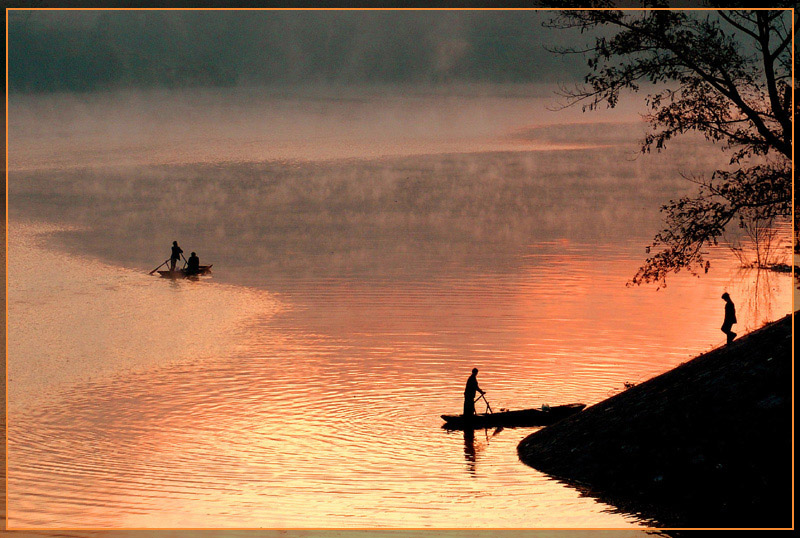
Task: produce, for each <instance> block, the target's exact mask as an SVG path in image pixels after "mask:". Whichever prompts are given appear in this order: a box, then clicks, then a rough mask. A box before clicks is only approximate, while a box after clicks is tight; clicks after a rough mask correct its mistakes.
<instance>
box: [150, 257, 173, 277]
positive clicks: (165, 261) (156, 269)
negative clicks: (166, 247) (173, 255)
mask: <svg viewBox="0 0 800 538" xmlns="http://www.w3.org/2000/svg"><path fill="white" fill-rule="evenodd" d="M169 260H170V258H167V259H166V260H164V261H163V262H162V263H161V265H164V264H165V263H167V262H168V261H169ZM161 265H159V266H158V267H156V268H155V269H153V270H152V271H150V273H148V274H151V275H152V274H153V273H155V272H156V271H158V270H159V269H161Z"/></svg>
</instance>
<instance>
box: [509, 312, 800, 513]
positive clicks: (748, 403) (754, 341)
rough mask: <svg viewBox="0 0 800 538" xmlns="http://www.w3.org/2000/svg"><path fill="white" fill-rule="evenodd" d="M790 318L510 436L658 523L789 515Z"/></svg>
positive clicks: (586, 487)
mask: <svg viewBox="0 0 800 538" xmlns="http://www.w3.org/2000/svg"><path fill="white" fill-rule="evenodd" d="M791 376H792V319H791V316H787V317H785V318H783V319H781V320H779V321H777V322H774V323H771V324H769V325H767V326H765V327H763V328H761V329H759V330H757V331H754V332H752V333H750V334H748V335H746V336H744V337H742V338H740V339H738V340H736V341H734V342H733V343H732V344H730V345H728V346H724V347H721V348H718V349H715V350H713V351H711V352H709V353H706V354H703V355H701V356H699V357H696V358H695V359H692V360H691V361H689V362H686V363H684V364H682V365H680V366H679V367H677V368H675V369H673V370H671V371H669V372H666V373H664V374H662V375H660V376H658V377H655V378H653V379H650V380H648V381H646V382H644V383H641V384H639V385H637V386H635V387H632V388H630V389H628V390H626V391H625V392H622V393H620V394H618V395H616V396H614V397H612V398H609V399H607V400H604V401H603V402H600V403H599V404H597V405H594V406H592V407H590V408H587V409H586V410H585V411H583V412H582V413H579V414H578V415H575V416H573V417H570V418H568V419H566V420H564V421H561V422H559V423H557V424H554V425H553V426H550V427H548V428H544V429H543V430H540V431H538V432H536V433H534V434H532V435H530V436H528V437H527V438H525V439H524V440H523V441H522V442H521V443H520V445H519V447H518V452H519V456H520V459H521V460H522V461H523V462H524V463H526V464H528V465H530V466H532V467H534V468H536V469H539V470H541V471H543V472H546V473H548V474H550V475H552V476H555V477H557V478H559V479H562V480H564V481H566V482H569V483H571V484H573V485H575V486H576V487H579V488H581V489H582V490H583V491H587V492H588V493H590V494H591V495H594V496H597V497H599V498H601V499H602V500H604V501H606V502H610V503H611V504H614V505H616V506H619V507H620V508H622V509H623V510H627V511H631V512H637V513H639V514H642V515H644V516H646V517H650V518H653V519H655V520H656V521H658V522H659V523H660V524H662V525H664V526H667V527H789V526H790V525H792V522H793V521H792V491H793V487H792V470H793V469H792V433H793V432H792V429H793V428H792V418H793V417H792V377H791Z"/></svg>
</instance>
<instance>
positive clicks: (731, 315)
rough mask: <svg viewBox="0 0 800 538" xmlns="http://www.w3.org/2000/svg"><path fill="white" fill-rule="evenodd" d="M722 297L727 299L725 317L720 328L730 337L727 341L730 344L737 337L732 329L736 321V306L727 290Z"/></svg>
mask: <svg viewBox="0 0 800 538" xmlns="http://www.w3.org/2000/svg"><path fill="white" fill-rule="evenodd" d="M722 298H723V299H724V300H725V319H724V320H723V321H722V327H720V330H721V331H722V332H724V333H725V335H726V336H727V337H728V342H727V343H728V344H730V343H731V342H733V339H734V338H736V333H735V332H733V331H732V330H731V327H733V324H734V323H736V307H735V306H734V305H733V301H731V296H730V295H728V292H727V291H726V292H725V293H723V294H722Z"/></svg>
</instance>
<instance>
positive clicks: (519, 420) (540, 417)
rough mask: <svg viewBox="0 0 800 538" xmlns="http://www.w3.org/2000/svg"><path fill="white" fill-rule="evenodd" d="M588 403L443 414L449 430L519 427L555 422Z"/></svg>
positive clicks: (572, 413) (445, 425)
mask: <svg viewBox="0 0 800 538" xmlns="http://www.w3.org/2000/svg"><path fill="white" fill-rule="evenodd" d="M584 407H586V404H582V403H573V404H566V405H557V406H554V407H544V408H542V409H520V410H517V411H501V412H499V413H479V414H476V415H474V416H472V417H468V418H467V419H465V418H464V415H442V419H444V422H445V423H444V425H443V426H442V428H445V429H448V430H467V429H473V430H479V429H483V428H497V427H500V426H502V427H504V428H519V427H522V426H548V425H550V424H552V423H554V422H558V421H559V420H561V419H563V418H566V417H568V416H570V415H574V414H575V413H579V412H580V411H582V410H583V408H584Z"/></svg>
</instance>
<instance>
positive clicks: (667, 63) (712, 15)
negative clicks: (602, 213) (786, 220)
mask: <svg viewBox="0 0 800 538" xmlns="http://www.w3.org/2000/svg"><path fill="white" fill-rule="evenodd" d="M548 24H549V25H550V26H552V27H555V28H579V29H580V30H581V31H582V32H589V31H591V32H594V33H595V35H596V37H595V38H594V42H593V43H592V44H591V45H589V46H587V47H585V48H582V49H577V48H572V49H561V50H559V52H561V53H565V54H569V53H572V54H582V55H585V56H586V57H587V65H588V72H587V74H586V75H585V79H584V81H585V84H584V85H582V86H579V87H577V88H575V89H572V90H567V91H565V92H564V96H565V97H566V98H567V100H568V104H570V105H572V104H578V103H580V104H582V105H583V107H584V109H585V110H586V109H594V108H596V107H598V106H599V105H601V104H606V105H607V106H609V107H614V106H615V105H616V104H617V102H618V99H619V97H620V94H621V93H622V92H624V91H633V92H637V91H639V90H640V89H641V88H642V87H643V86H644V85H648V87H649V89H650V90H651V91H650V93H649V94H648V95H647V97H646V108H647V112H646V114H645V118H646V120H647V121H648V122H649V124H650V131H649V133H648V134H647V135H646V137H645V139H644V141H643V144H642V151H643V152H650V151H652V150H656V151H660V150H662V149H664V148H665V147H666V145H667V143H668V141H669V140H670V139H672V138H673V137H675V136H678V135H681V134H684V133H688V132H698V133H701V134H702V135H703V136H704V137H705V138H706V139H708V140H710V141H713V142H715V143H719V144H720V146H721V148H722V149H723V150H724V151H726V152H727V153H728V155H729V159H728V163H727V168H724V169H723V168H721V169H719V170H717V171H716V172H714V173H713V174H712V175H711V177H707V178H699V179H695V180H694V181H695V182H696V183H697V184H698V189H697V191H696V193H695V194H694V195H692V196H685V197H682V198H679V199H677V200H671V201H670V202H669V203H667V204H665V205H664V206H662V208H661V211H662V212H663V213H664V214H665V217H666V227H665V228H664V229H663V230H662V231H661V232H660V233H658V234H657V235H656V236H655V238H654V240H653V244H652V246H651V248H654V250H650V252H653V255H652V256H651V257H649V258H648V259H647V260H646V261H645V263H644V265H643V266H642V267H641V268H640V269H639V271H638V272H637V273H636V275H635V276H634V277H633V279H632V281H631V283H633V284H642V283H647V282H656V283H658V284H659V285H664V284H666V280H665V279H666V276H667V275H668V274H670V273H672V272H678V271H680V270H688V271H691V272H693V273H695V274H696V273H697V272H698V270H705V271H707V270H708V267H709V262H708V261H707V260H705V259H704V257H703V248H704V246H706V245H708V244H716V242H717V239H718V238H719V237H720V236H721V235H722V234H723V232H724V231H725V228H726V226H727V225H728V223H730V222H731V221H735V219H737V218H739V219H744V218H748V219H758V220H770V219H771V218H774V217H776V216H778V217H787V216H789V215H791V213H792V201H791V198H792V166H791V159H792V118H793V116H792V94H793V79H792V37H793V33H792V32H793V30H792V20H791V12H790V11H788V10H781V9H771V10H708V11H705V10H704V11H680V10H667V9H645V10H632V11H628V10H612V9H603V10H563V11H560V12H559V15H558V16H556V17H555V18H553V19H552V20H551V21H550V22H549V23H548Z"/></svg>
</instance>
